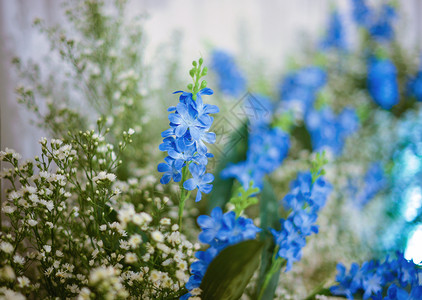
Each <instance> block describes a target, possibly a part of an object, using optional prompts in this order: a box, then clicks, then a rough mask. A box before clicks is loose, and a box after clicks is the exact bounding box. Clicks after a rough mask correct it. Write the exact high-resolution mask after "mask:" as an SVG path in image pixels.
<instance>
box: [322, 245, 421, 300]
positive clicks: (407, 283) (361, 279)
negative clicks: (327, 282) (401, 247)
mask: <svg viewBox="0 0 422 300" xmlns="http://www.w3.org/2000/svg"><path fill="white" fill-rule="evenodd" d="M396 256H397V258H393V259H390V258H389V257H387V258H386V259H385V261H384V262H383V263H379V262H378V261H367V262H364V263H363V264H362V266H361V267H359V265H358V264H356V263H353V264H352V266H351V268H350V270H349V272H346V268H345V267H344V266H343V265H342V264H338V265H337V276H336V281H337V285H334V286H332V287H331V288H330V291H331V293H332V294H333V295H337V296H346V297H347V299H353V297H354V295H355V294H357V293H359V294H363V299H368V298H370V297H372V299H383V298H382V295H383V294H384V295H385V294H387V296H386V297H385V298H384V300H392V299H400V300H401V299H406V300H408V299H421V298H420V296H422V285H421V284H420V282H419V278H418V271H417V268H416V265H415V264H414V263H413V262H412V261H408V260H406V259H405V258H404V257H403V254H402V253H397V255H396ZM407 290H410V293H409V292H408V291H407Z"/></svg>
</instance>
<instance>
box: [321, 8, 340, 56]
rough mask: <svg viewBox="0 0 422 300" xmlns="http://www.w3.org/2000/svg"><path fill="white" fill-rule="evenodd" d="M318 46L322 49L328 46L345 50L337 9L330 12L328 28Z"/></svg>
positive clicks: (328, 47)
mask: <svg viewBox="0 0 422 300" xmlns="http://www.w3.org/2000/svg"><path fill="white" fill-rule="evenodd" d="M320 46H321V48H322V49H323V50H326V49H330V48H334V49H338V50H346V39H345V35H344V27H343V23H342V22H341V17H340V14H339V12H338V11H333V12H332V13H331V16H330V21H329V24H328V29H327V32H326V34H325V37H324V39H323V40H322V41H321V45H320Z"/></svg>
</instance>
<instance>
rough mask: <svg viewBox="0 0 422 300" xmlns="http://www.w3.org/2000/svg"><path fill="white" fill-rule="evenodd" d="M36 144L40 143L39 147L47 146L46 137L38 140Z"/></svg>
mask: <svg viewBox="0 0 422 300" xmlns="http://www.w3.org/2000/svg"><path fill="white" fill-rule="evenodd" d="M38 143H40V144H41V145H45V144H47V138H46V137H42V138H40V140H39V141H38Z"/></svg>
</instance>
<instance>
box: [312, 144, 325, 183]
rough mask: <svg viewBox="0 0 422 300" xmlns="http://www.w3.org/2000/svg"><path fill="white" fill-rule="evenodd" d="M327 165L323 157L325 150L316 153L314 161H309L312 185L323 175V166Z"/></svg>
mask: <svg viewBox="0 0 422 300" xmlns="http://www.w3.org/2000/svg"><path fill="white" fill-rule="evenodd" d="M327 163H328V159H327V158H326V157H325V150H324V151H322V152H317V153H316V155H315V159H314V160H312V161H311V168H310V170H311V174H312V183H314V182H315V181H316V180H317V179H318V178H319V177H320V176H323V175H325V170H324V166H325V165H326V164H327Z"/></svg>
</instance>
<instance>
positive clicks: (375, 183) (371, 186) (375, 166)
mask: <svg viewBox="0 0 422 300" xmlns="http://www.w3.org/2000/svg"><path fill="white" fill-rule="evenodd" d="M386 183H387V178H386V177H385V173H384V169H383V167H382V165H381V163H380V162H373V163H372V164H370V166H369V168H368V170H367V171H366V174H365V177H364V186H363V189H362V190H361V191H360V192H359V193H358V194H357V195H355V197H354V199H355V201H354V203H355V204H356V205H357V206H358V207H360V208H362V207H364V206H365V205H366V204H367V203H368V202H369V201H370V200H371V199H372V198H374V196H375V195H376V194H377V193H378V192H379V191H380V190H382V189H383V188H384V187H385V185H386Z"/></svg>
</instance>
